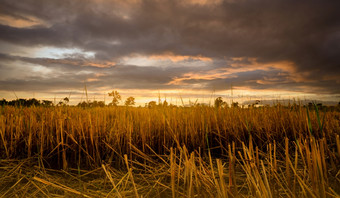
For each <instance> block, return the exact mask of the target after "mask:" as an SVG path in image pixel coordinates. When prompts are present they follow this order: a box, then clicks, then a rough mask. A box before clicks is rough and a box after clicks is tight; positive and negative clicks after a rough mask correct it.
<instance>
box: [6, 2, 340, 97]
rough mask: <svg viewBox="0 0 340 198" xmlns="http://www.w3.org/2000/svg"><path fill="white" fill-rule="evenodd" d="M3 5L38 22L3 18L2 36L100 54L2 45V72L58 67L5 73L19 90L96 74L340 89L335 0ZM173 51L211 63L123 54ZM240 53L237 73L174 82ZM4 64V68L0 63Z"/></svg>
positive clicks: (139, 82) (127, 80) (151, 81)
mask: <svg viewBox="0 0 340 198" xmlns="http://www.w3.org/2000/svg"><path fill="white" fill-rule="evenodd" d="M0 4H1V6H0V15H3V16H10V17H11V18H12V19H13V20H14V19H17V20H19V19H20V20H26V21H30V20H31V21H32V20H34V19H39V20H40V21H41V24H38V25H34V26H30V27H21V28H19V27H12V26H8V25H0V40H1V41H3V42H8V43H12V44H16V45H18V46H26V47H27V46H28V47H41V46H52V47H60V48H77V49H81V50H83V51H84V52H93V53H94V54H95V55H94V57H93V58H92V59H89V58H86V57H82V55H79V54H78V55H76V54H74V55H72V56H69V57H63V58H60V59H57V58H56V59H49V58H32V57H22V56H11V55H9V54H0V61H1V65H2V66H1V67H0V70H1V71H2V72H6V71H8V72H10V70H15V68H18V66H17V65H18V63H17V62H24V63H29V64H35V65H39V66H41V67H44V68H49V69H50V70H52V71H53V72H54V74H53V75H52V74H46V75H52V76H53V78H46V79H45V78H43V79H39V78H38V79H32V78H31V77H30V75H26V77H27V78H26V79H15V78H13V79H3V80H2V81H1V82H0V89H2V90H8V89H20V87H21V86H23V85H26V89H27V90H28V89H32V90H33V89H34V90H35V89H39V88H40V89H48V90H52V89H54V88H56V87H59V88H61V87H63V86H68V87H69V86H71V87H74V88H79V87H81V86H83V85H82V84H83V83H82V82H84V81H86V80H87V79H91V78H92V79H96V80H93V81H91V82H88V84H89V86H92V87H93V88H94V89H95V88H96V87H105V86H109V85H112V86H114V87H117V88H118V87H120V88H136V89H142V88H145V89H173V88H180V87H185V88H190V86H191V85H194V84H195V85H196V84H201V86H199V87H200V88H204V89H217V90H223V89H226V87H227V86H229V85H228V84H230V83H233V84H234V85H235V86H240V87H248V88H252V89H259V90H262V89H280V90H294V91H299V92H313V93H332V94H339V93H340V89H339V88H338V87H340V86H339V85H340V81H339V80H338V79H339V78H340V58H339V55H338V53H339V51H340V20H339V19H340V12H339V11H338V9H339V7H340V1H338V0H325V1H322V0H319V1H318V0H311V1H293V0H288V1H287V0H277V1H269V0H261V1H247V0H244V1H243V0H242V1H221V2H220V3H207V4H194V3H189V1H186V2H185V3H183V1H179V0H164V1H156V0H155V1H152V0H151V1H147V0H145V1H144V0H141V1H117V0H111V1H94V0H93V1H91V0H76V1H66V0H55V1H48V2H47V1H44V0H26V1H12V0H3V1H1V3H0ZM2 51H3V50H2ZM169 52H171V53H172V54H174V55H180V56H198V55H201V56H203V57H210V58H211V59H212V60H213V61H211V62H210V66H201V67H195V65H194V64H193V65H190V61H189V63H186V64H189V66H188V67H180V63H176V62H174V63H173V66H172V67H170V66H169V65H168V66H167V67H166V68H164V67H160V66H159V65H151V66H149V67H138V66H133V65H124V64H122V63H121V60H122V58H123V57H131V56H137V55H140V56H151V55H162V54H166V53H169ZM233 57H250V58H256V60H257V63H258V64H263V65H266V64H268V63H278V62H283V61H286V62H291V63H293V64H294V69H293V70H290V71H287V70H284V69H283V68H281V69H280V68H275V67H274V68H272V69H263V70H261V69H259V68H257V69H251V66H249V65H250V63H251V61H247V59H243V60H242V61H243V62H237V61H235V60H232V59H231V58H233ZM109 61H112V62H118V64H117V65H115V66H109V67H105V68H101V67H95V66H93V64H92V65H91V64H88V63H89V62H90V63H100V64H102V63H105V62H109ZM15 62H16V63H15ZM234 62H237V63H238V65H239V67H242V65H247V66H246V67H247V68H249V69H251V70H249V71H248V72H246V71H243V72H236V73H235V74H234V76H233V77H217V78H216V79H208V80H207V79H199V78H196V79H194V78H192V79H187V80H184V81H183V84H182V85H181V84H178V85H174V84H171V83H170V82H172V81H173V80H174V79H176V78H182V77H183V76H185V75H186V74H187V73H202V72H209V71H213V70H214V69H221V68H222V69H223V68H231V67H232V66H231V64H232V63H234ZM241 63H242V64H241ZM5 65H7V66H6V69H1V68H5ZM8 65H11V66H8ZM27 67H29V66H27ZM217 71H218V70H217ZM98 73H99V74H101V75H99V76H98ZM96 74H97V76H96ZM32 75H38V73H34V72H32ZM296 76H303V79H304V80H303V81H302V80H295V79H294V78H295V77H296ZM65 79H68V81H65ZM39 82H40V83H39ZM169 83H170V84H169ZM30 85H31V87H29V86H30Z"/></svg>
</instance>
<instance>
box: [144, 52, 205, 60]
mask: <svg viewBox="0 0 340 198" xmlns="http://www.w3.org/2000/svg"><path fill="white" fill-rule="evenodd" d="M149 59H155V60H171V61H172V62H179V61H184V60H189V59H191V60H199V61H205V62H207V61H212V59H211V58H209V57H204V56H201V55H197V56H182V55H175V54H174V53H172V52H169V53H165V54H161V55H152V56H149Z"/></svg>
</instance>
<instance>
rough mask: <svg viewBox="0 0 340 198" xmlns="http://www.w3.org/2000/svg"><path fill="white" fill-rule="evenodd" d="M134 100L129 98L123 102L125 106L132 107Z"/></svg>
mask: <svg viewBox="0 0 340 198" xmlns="http://www.w3.org/2000/svg"><path fill="white" fill-rule="evenodd" d="M135 104H136V103H135V98H134V97H132V96H130V97H128V98H127V99H126V100H125V106H132V105H135Z"/></svg>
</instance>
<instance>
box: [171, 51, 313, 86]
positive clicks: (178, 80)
mask: <svg viewBox="0 0 340 198" xmlns="http://www.w3.org/2000/svg"><path fill="white" fill-rule="evenodd" d="M232 61H233V62H232V63H231V64H230V65H231V66H232V67H229V68H220V69H213V70H209V71H200V72H195V73H194V72H189V73H186V74H183V75H182V76H181V77H175V78H173V80H172V81H171V82H169V83H168V85H185V84H186V83H184V81H186V80H213V79H218V78H234V77H237V76H236V75H235V73H241V72H251V71H256V70H264V71H270V70H273V69H278V70H282V72H284V74H285V75H287V74H288V76H287V77H286V81H293V82H302V81H306V78H305V76H307V75H308V74H307V73H306V72H305V73H301V72H297V70H296V66H295V64H294V63H293V62H291V61H279V62H271V63H259V62H258V61H257V59H256V58H246V57H234V58H232ZM277 82H278V79H275V78H270V79H269V78H264V79H262V80H257V83H259V84H275V83H277Z"/></svg>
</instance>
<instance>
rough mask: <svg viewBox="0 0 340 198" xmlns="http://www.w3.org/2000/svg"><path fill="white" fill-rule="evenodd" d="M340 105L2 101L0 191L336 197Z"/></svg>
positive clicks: (339, 184)
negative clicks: (46, 104)
mask: <svg viewBox="0 0 340 198" xmlns="http://www.w3.org/2000/svg"><path fill="white" fill-rule="evenodd" d="M339 135H340V112H339V110H336V109H335V110H334V109H333V110H328V111H326V110H324V111H322V110H319V109H318V108H317V106H314V107H313V108H308V107H303V106H301V105H291V106H282V105H279V104H278V105H276V106H273V107H260V108H237V107H232V108H228V107H226V108H215V107H209V106H192V107H169V106H168V107H163V106H155V107H152V108H148V107H125V106H117V107H115V106H111V107H108V106H105V107H95V108H81V107H74V106H61V107H12V106H3V107H0V159H1V160H0V197H339V194H340V138H339Z"/></svg>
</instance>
